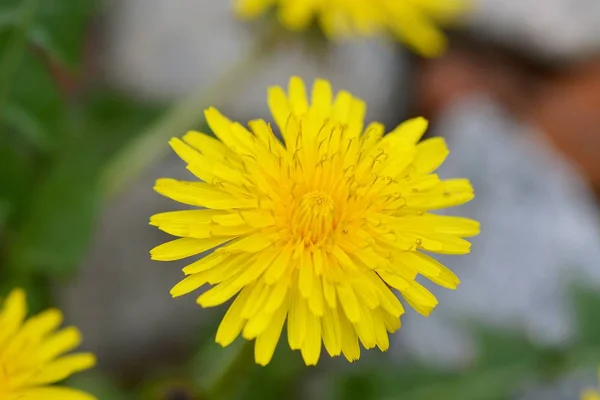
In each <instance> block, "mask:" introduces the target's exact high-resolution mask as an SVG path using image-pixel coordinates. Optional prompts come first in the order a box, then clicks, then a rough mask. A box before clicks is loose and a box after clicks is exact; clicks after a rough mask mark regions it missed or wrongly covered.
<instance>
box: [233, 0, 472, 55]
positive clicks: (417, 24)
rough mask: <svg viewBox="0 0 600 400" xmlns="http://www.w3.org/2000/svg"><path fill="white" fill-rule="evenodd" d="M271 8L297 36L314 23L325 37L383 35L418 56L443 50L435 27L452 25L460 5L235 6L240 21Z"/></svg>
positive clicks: (395, 1)
mask: <svg viewBox="0 0 600 400" xmlns="http://www.w3.org/2000/svg"><path fill="white" fill-rule="evenodd" d="M273 6H277V7H278V16H279V20H280V22H281V23H282V24H283V25H284V26H286V27H287V28H288V29H291V30H294V31H299V30H304V29H306V28H307V27H309V26H310V25H311V24H312V22H313V21H314V20H315V19H317V20H318V22H319V25H320V27H321V29H322V31H323V32H324V33H325V35H327V36H328V37H332V38H335V37H349V36H374V35H378V34H381V33H382V32H389V33H391V34H392V35H393V36H395V37H396V38H397V39H399V40H400V41H402V42H404V43H406V44H407V45H408V46H410V47H411V48H413V49H414V50H416V51H417V52H419V53H421V54H422V55H424V56H436V55H439V54H440V53H441V52H442V51H443V49H444V48H445V45H446V39H445V37H444V34H443V33H442V32H441V30H440V29H439V27H438V25H444V24H448V23H451V22H453V21H454V20H456V19H457V17H458V16H459V15H461V14H462V13H463V12H464V11H466V9H467V1H466V0H235V1H234V7H235V10H236V12H237V14H238V15H239V16H240V17H242V18H247V19H251V18H255V17H257V16H258V15H260V14H262V13H264V12H265V11H267V10H268V9H270V8H271V7H273Z"/></svg>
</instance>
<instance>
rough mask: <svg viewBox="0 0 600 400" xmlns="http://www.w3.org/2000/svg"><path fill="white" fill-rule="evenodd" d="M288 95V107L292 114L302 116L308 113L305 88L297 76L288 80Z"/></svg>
mask: <svg viewBox="0 0 600 400" xmlns="http://www.w3.org/2000/svg"><path fill="white" fill-rule="evenodd" d="M288 92H289V95H290V106H291V108H292V112H293V113H294V114H295V115H297V116H303V115H304V114H306V112H307V111H308V100H307V99H306V88H305V87H304V82H303V81H302V79H300V78H299V77H297V76H292V77H291V78H290V83H289V87H288Z"/></svg>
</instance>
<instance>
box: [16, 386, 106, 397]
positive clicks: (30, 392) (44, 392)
mask: <svg viewBox="0 0 600 400" xmlns="http://www.w3.org/2000/svg"><path fill="white" fill-rule="evenodd" d="M14 396H15V397H14V398H11V399H10V400H40V399H44V400H98V399H97V398H96V397H95V396H92V395H91V394H88V393H84V392H81V391H79V390H76V389H71V388H65V387H59V386H46V387H38V388H27V389H21V390H18V391H17V392H16V393H14Z"/></svg>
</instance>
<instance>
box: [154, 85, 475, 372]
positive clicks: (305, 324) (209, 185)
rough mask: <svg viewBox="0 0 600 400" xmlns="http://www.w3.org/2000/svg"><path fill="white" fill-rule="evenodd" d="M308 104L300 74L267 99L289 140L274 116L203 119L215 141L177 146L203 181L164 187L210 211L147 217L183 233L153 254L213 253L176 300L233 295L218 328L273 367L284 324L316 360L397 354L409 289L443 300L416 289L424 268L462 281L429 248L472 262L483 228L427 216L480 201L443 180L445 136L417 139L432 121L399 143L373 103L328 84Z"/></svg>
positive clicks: (161, 183) (225, 338) (415, 126)
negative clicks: (245, 120)
mask: <svg viewBox="0 0 600 400" xmlns="http://www.w3.org/2000/svg"><path fill="white" fill-rule="evenodd" d="M311 98H312V101H311V103H309V101H308V98H307V95H306V91H305V86H304V83H303V82H302V80H301V79H300V78H297V77H292V78H291V80H290V83H289V91H288V94H286V93H285V92H284V90H283V89H282V88H281V87H272V88H270V89H269V93H268V103H269V107H270V109H271V112H272V114H273V118H274V119H275V122H276V124H277V126H278V127H279V129H280V131H281V132H282V134H283V143H281V142H280V141H279V140H278V139H276V137H275V135H274V133H273V131H272V130H271V125H270V124H268V123H266V122H265V121H263V120H260V119H258V120H254V121H251V122H250V123H249V126H250V130H247V129H246V128H245V127H244V126H242V125H240V124H239V123H236V122H232V121H230V120H229V119H227V118H226V117H224V116H223V115H221V114H220V113H219V112H218V111H217V110H215V109H214V108H209V109H208V110H206V111H205V115H206V120H207V122H208V125H209V126H210V128H211V130H212V131H213V132H214V133H215V135H216V136H217V137H218V138H219V139H220V140H216V139H213V138H211V137H210V136H208V135H205V134H203V133H199V132H189V133H187V134H186V135H185V136H184V137H183V140H180V139H176V138H174V139H172V140H171V142H170V144H171V146H172V147H173V149H174V150H175V152H177V154H178V155H179V156H180V157H181V158H182V159H183V160H185V162H186V163H187V168H188V170H189V171H191V172H192V173H193V174H194V175H195V176H196V177H198V178H199V179H200V180H201V182H200V181H191V182H182V181H177V180H174V179H159V180H158V181H157V182H156V186H155V189H156V190H157V191H158V192H159V193H160V194H162V195H164V196H166V197H169V198H171V199H173V200H175V201H178V202H181V203H184V204H189V205H192V206H197V207H203V208H202V209H194V210H188V211H173V212H167V213H161V214H157V215H154V216H153V217H152V218H151V220H150V223H151V224H152V225H154V226H157V227H158V228H160V229H161V230H163V231H165V232H167V233H169V234H172V235H175V236H180V237H181V239H177V240H174V241H171V242H168V243H165V244H163V245H160V246H158V247H156V248H154V249H153V250H152V251H151V255H152V258H153V259H154V260H160V261H170V260H177V259H182V258H186V257H190V256H193V255H197V254H200V253H203V252H206V251H209V250H211V249H215V250H214V251H213V252H212V253H210V254H209V255H206V256H205V257H203V258H201V259H200V260H198V261H196V262H194V263H192V264H190V265H188V266H187V267H185V268H184V269H183V272H184V273H185V274H186V275H187V278H185V279H184V280H183V281H181V282H180V283H179V284H178V285H176V286H175V287H174V288H173V290H172V291H171V294H172V295H173V296H181V295H184V294H187V293H189V292H191V291H193V290H196V289H198V288H199V287H200V286H203V285H205V284H210V285H214V287H213V288H211V289H210V290H208V291H206V292H204V293H203V294H202V295H200V297H199V298H198V303H199V304H200V305H201V306H203V307H212V306H217V305H220V304H223V303H225V302H227V301H228V300H229V299H231V298H232V297H235V300H234V301H233V303H232V304H231V306H230V307H229V310H228V311H227V313H226V314H225V317H224V318H223V321H222V322H221V325H220V327H219V329H218V331H217V338H216V340H217V342H218V343H220V344H221V345H223V346H227V345H228V344H230V343H231V342H233V341H234V340H235V339H236V337H237V336H238V335H239V334H240V333H241V334H242V336H243V337H244V338H246V339H248V340H252V339H256V344H255V359H256V362H257V363H259V364H262V365H265V364H267V363H269V361H270V360H271V357H272V355H273V352H274V350H275V346H276V344H277V342H278V340H279V337H280V334H281V330H282V328H283V325H284V322H285V321H286V320H287V335H288V341H289V345H290V347H291V348H292V349H297V350H300V351H301V352H302V356H303V358H304V361H305V362H306V364H308V365H314V364H317V362H318V360H319V356H320V354H321V342H322V343H323V344H324V345H325V348H326V350H327V352H328V353H329V354H330V355H331V356H337V355H340V353H343V354H344V355H345V356H346V358H347V359H348V360H350V361H352V360H356V359H358V358H359V356H360V348H359V344H358V341H359V340H360V342H361V343H362V345H363V346H364V347H365V348H367V349H370V348H373V347H375V346H377V347H379V348H380V349H381V350H387V348H388V345H389V342H388V332H394V331H396V330H397V329H398V328H400V315H401V314H403V313H404V308H403V307H402V305H401V303H400V302H399V301H398V299H397V297H396V296H395V295H394V294H393V292H392V290H391V288H394V289H396V290H398V291H399V292H400V293H401V294H402V296H403V297H404V299H405V300H406V301H407V303H408V304H410V305H411V306H412V307H414V308H415V309H416V310H417V311H418V312H420V313H421V314H424V315H428V314H429V313H430V312H431V311H432V310H433V308H434V307H435V306H436V304H437V300H436V298H435V297H434V296H433V295H432V294H431V293H430V292H429V291H428V290H427V289H425V288H424V287H423V286H421V285H420V284H419V283H417V282H416V281H415V277H416V275H417V274H421V275H423V276H425V277H427V278H429V279H431V280H432V281H433V282H435V283H437V284H439V285H441V286H444V287H446V288H450V289H454V288H456V287H457V285H458V283H459V280H458V278H457V277H456V276H455V275H454V274H453V273H452V272H451V271H450V270H448V269H447V268H445V267H444V266H443V265H442V264H440V263H439V262H437V261H436V260H434V259H433V258H431V257H430V256H428V255H426V254H425V253H424V252H422V251H421V250H424V251H427V252H434V253H443V254H465V253H468V252H469V249H470V243H469V242H468V241H466V240H464V239H463V237H467V236H472V235H476V234H477V233H478V232H479V224H478V223H477V222H476V221H473V220H470V219H466V218H459V217H450V216H442V215H438V214H433V213H430V211H431V210H438V209H441V208H445V207H450V206H456V205H459V204H463V203H465V202H467V201H469V200H471V199H472V198H473V197H474V194H473V188H472V187H471V185H470V184H469V181H468V180H466V179H450V180H441V179H440V178H439V177H438V176H437V175H435V174H432V172H433V171H434V170H435V169H436V168H437V167H438V166H439V165H440V164H442V162H443V161H444V159H445V158H446V156H447V155H448V150H447V148H446V144H445V142H444V140H443V139H442V138H432V139H427V140H424V141H423V142H421V143H419V144H417V142H419V140H420V138H421V136H422V135H423V133H424V132H425V130H426V128H427V121H425V120H424V119H423V118H416V119H412V120H410V121H407V122H405V123H403V124H401V125H400V126H398V127H397V128H396V129H394V130H393V131H392V132H390V133H389V134H388V135H386V136H384V127H383V125H381V124H379V123H376V122H375V123H372V124H370V125H369V126H367V127H366V129H364V127H363V122H364V116H365V111H366V105H365V103H364V102H363V101H361V100H359V99H357V98H355V97H353V96H352V95H351V94H350V93H348V92H345V91H341V92H339V93H338V94H337V96H335V99H334V98H333V94H332V90H331V87H330V84H329V82H327V81H325V80H317V81H316V82H315V84H314V87H313V89H312V97H311Z"/></svg>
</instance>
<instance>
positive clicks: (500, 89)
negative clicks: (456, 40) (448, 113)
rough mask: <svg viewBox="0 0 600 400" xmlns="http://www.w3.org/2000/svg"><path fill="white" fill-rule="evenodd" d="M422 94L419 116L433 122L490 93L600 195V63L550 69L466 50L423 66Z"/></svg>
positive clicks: (497, 52)
mask: <svg viewBox="0 0 600 400" xmlns="http://www.w3.org/2000/svg"><path fill="white" fill-rule="evenodd" d="M417 91H418V93H417V96H418V99H419V103H418V108H419V111H420V112H421V113H423V114H425V115H427V116H429V117H435V116H436V115H437V114H439V113H440V112H441V111H442V110H443V109H444V108H445V107H446V106H447V105H448V104H449V103H450V102H451V101H453V100H456V99H457V98H460V97H464V96H467V95H470V94H473V93H474V92H478V93H484V94H485V95H487V96H489V97H490V98H493V99H495V100H496V101H498V102H499V103H501V104H502V105H503V106H504V107H505V108H506V109H507V110H509V111H510V112H511V113H512V114H513V115H515V116H517V117H519V118H520V119H522V120H524V121H527V122H528V123H530V124H531V125H533V126H535V127H537V128H538V129H539V130H540V131H542V132H543V133H544V134H545V135H547V137H548V138H549V139H550V142H551V143H553V144H554V145H555V146H556V147H557V148H558V149H559V150H560V151H561V152H562V153H564V154H565V155H566V156H567V157H568V158H569V159H570V160H571V161H572V162H573V163H574V164H575V165H576V166H577V167H579V169H580V170H581V172H582V174H583V175H584V176H585V177H586V178H587V179H588V180H589V182H590V183H591V184H592V185H593V186H594V187H595V188H596V190H597V191H598V190H600V161H599V156H600V59H592V60H587V61H581V62H578V63H574V64H571V65H568V66H563V67H556V66H547V67H545V66H543V65H532V64H530V63H528V62H527V61H525V60H520V59H518V58H515V57H514V56H513V55H511V54H509V53H508V52H506V53H505V52H503V51H502V50H498V49H491V50H490V49H489V48H488V49H487V50H481V49H480V48H478V47H477V46H473V47H470V48H469V46H465V45H462V46H460V47H454V48H452V49H450V50H449V51H448V53H447V54H446V55H445V56H444V57H442V58H440V59H436V60H423V61H422V62H421V65H420V68H419V75H418V80H417Z"/></svg>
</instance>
